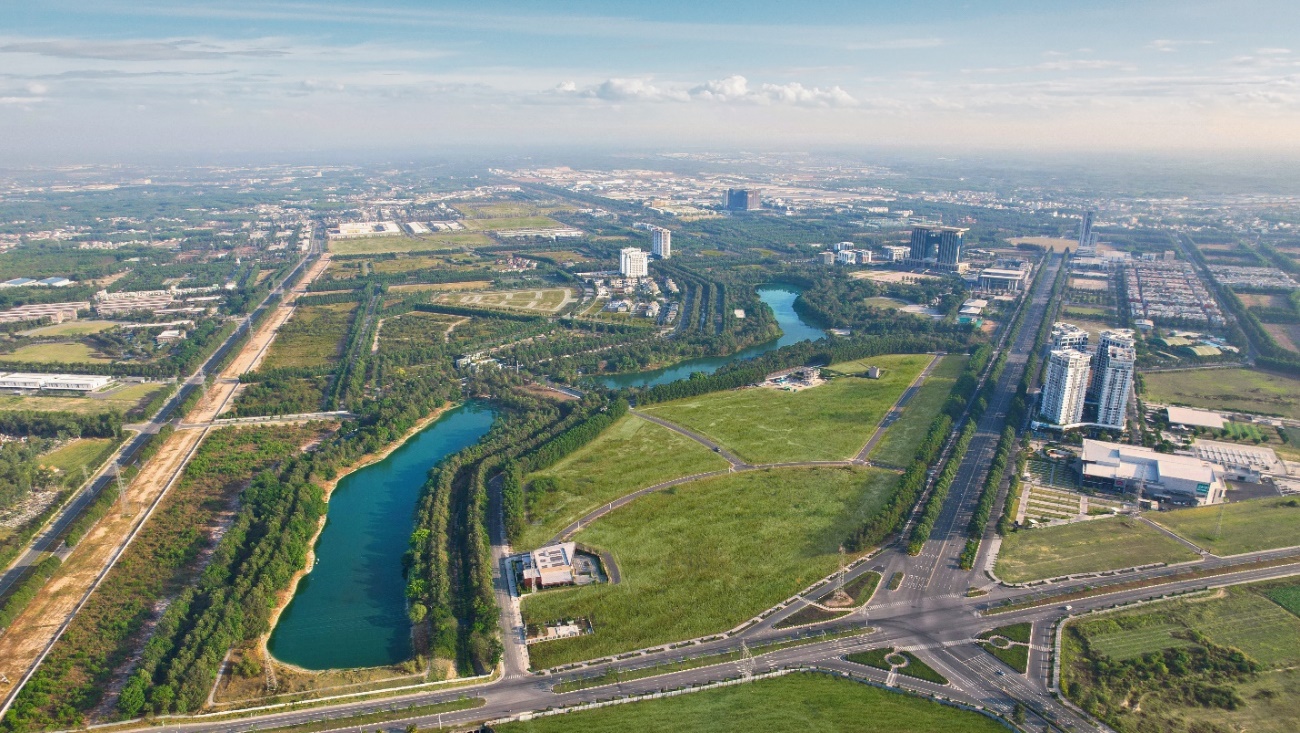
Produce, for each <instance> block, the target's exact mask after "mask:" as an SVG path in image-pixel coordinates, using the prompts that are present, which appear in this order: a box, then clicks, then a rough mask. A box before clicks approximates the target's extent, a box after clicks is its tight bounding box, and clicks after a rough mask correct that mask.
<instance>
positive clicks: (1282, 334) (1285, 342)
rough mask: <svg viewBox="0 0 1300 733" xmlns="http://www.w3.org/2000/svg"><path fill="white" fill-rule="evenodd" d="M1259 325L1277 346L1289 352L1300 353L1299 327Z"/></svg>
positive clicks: (1284, 324)
mask: <svg viewBox="0 0 1300 733" xmlns="http://www.w3.org/2000/svg"><path fill="white" fill-rule="evenodd" d="M1261 325H1262V326H1263V327H1264V330H1265V331H1268V334H1269V335H1270V336H1272V337H1273V340H1274V341H1276V342H1277V345H1278V346H1281V347H1282V348H1284V349H1290V350H1291V351H1300V326H1298V325H1296V324H1294V323H1264V324H1261Z"/></svg>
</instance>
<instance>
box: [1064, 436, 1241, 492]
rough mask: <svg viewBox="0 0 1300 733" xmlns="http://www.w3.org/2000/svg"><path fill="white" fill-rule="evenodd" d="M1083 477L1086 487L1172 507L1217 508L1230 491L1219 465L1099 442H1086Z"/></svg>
mask: <svg viewBox="0 0 1300 733" xmlns="http://www.w3.org/2000/svg"><path fill="white" fill-rule="evenodd" d="M1080 473H1081V474H1082V479H1083V485H1084V486H1085V487H1088V488H1092V489H1103V490H1106V491H1119V492H1123V493H1136V492H1141V494H1142V496H1143V498H1146V499H1158V500H1160V501H1162V502H1169V503H1171V504H1183V505H1191V506H1195V505H1203V504H1218V503H1220V502H1222V501H1223V499H1224V494H1225V492H1226V491H1227V486H1226V485H1225V484H1224V483H1223V479H1224V475H1225V474H1226V473H1227V472H1226V471H1225V470H1224V468H1223V466H1221V465H1219V464H1217V463H1214V462H1211V461H1208V460H1205V459H1204V458H1201V457H1199V456H1180V455H1171V454H1168V453H1159V452H1156V451H1154V450H1151V449H1150V448H1144V447H1142V446H1136V445H1125V444H1122V443H1107V442H1104V441H1100V440H1086V439H1085V440H1084V441H1083V457H1082V466H1081V470H1080Z"/></svg>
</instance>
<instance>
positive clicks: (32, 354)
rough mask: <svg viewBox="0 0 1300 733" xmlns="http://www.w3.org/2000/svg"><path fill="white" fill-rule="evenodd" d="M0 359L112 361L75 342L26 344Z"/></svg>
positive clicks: (2, 355)
mask: <svg viewBox="0 0 1300 733" xmlns="http://www.w3.org/2000/svg"><path fill="white" fill-rule="evenodd" d="M0 359H8V360H12V361H40V362H51V363H53V362H69V363H83V364H96V363H106V362H109V361H112V360H111V359H108V358H105V357H103V356H101V355H100V354H98V353H97V352H96V351H95V350H94V349H92V348H90V347H89V346H87V345H85V344H83V343H79V342H76V341H63V342H59V343H53V344H28V345H27V346H22V347H19V348H17V349H14V350H13V351H10V352H9V353H7V354H0Z"/></svg>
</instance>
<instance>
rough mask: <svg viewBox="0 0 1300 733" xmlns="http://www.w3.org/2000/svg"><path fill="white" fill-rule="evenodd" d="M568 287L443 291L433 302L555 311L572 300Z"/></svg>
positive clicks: (540, 311)
mask: <svg viewBox="0 0 1300 733" xmlns="http://www.w3.org/2000/svg"><path fill="white" fill-rule="evenodd" d="M574 300H575V298H574V295H573V291H572V290H570V289H569V288H542V289H537V290H488V291H484V292H454V293H445V294H443V295H439V296H437V297H436V298H434V302H435V303H445V304H447V305H460V306H466V307H469V308H501V309H506V310H522V311H529V312H533V313H556V312H558V311H560V310H561V309H562V308H564V306H566V305H568V304H569V303H572V302H574Z"/></svg>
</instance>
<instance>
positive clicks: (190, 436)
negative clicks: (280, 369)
mask: <svg viewBox="0 0 1300 733" xmlns="http://www.w3.org/2000/svg"><path fill="white" fill-rule="evenodd" d="M328 264H329V263H328V256H326V257H322V258H321V260H320V261H318V262H316V263H314V264H313V265H312V266H311V268H310V270H309V271H308V272H307V275H306V276H305V277H304V278H303V283H304V284H305V283H310V282H311V281H312V279H314V278H315V277H317V276H318V275H320V273H321V272H323V271H324V269H325V267H326V266H328ZM300 292H302V291H301V290H299V291H294V292H291V293H287V294H286V295H285V298H284V304H283V305H281V306H278V307H277V308H276V312H275V313H273V314H272V315H271V317H270V318H268V319H267V320H266V321H265V322H264V323H263V324H262V326H261V328H259V329H258V330H257V331H256V332H255V333H254V334H253V336H252V337H251V338H250V339H249V340H248V341H247V342H246V343H245V344H244V346H243V347H242V348H241V349H240V351H239V353H238V354H237V355H236V356H235V358H234V359H232V360H231V363H230V365H229V366H227V367H226V368H225V370H223V371H222V373H221V374H220V375H219V376H218V378H217V379H215V380H214V381H213V384H212V387H211V388H210V389H209V390H208V392H207V394H205V395H204V396H203V398H202V399H200V400H199V403H198V405H197V406H195V408H194V409H193V410H191V411H190V412H189V413H188V414H187V415H185V416H184V418H183V421H184V422H190V423H194V422H210V421H211V420H212V419H213V418H215V417H216V416H217V415H218V414H219V413H220V412H222V411H223V410H225V409H226V408H227V407H228V406H229V404H230V402H231V401H232V397H233V396H234V393H235V389H236V388H237V387H238V386H239V380H238V377H239V375H240V374H242V373H244V372H246V371H248V370H250V369H252V368H253V367H255V366H256V365H257V363H258V362H260V361H261V359H262V357H263V355H264V354H265V352H266V350H267V347H268V346H269V345H270V343H271V341H272V340H273V339H274V337H275V332H276V329H278V328H279V327H280V325H282V324H283V323H284V321H285V320H287V319H288V317H289V315H290V314H291V313H292V311H293V308H292V302H293V300H294V299H296V298H297V296H298V294H299V293H300ZM209 430H211V428H208V429H205V430H181V431H177V432H175V433H173V434H172V435H171V436H169V437H168V438H167V440H166V441H165V442H164V443H163V445H162V448H161V449H160V450H159V451H158V453H157V454H155V455H154V457H153V458H151V459H150V460H149V461H148V462H146V463H145V464H144V466H143V467H142V468H141V470H140V473H139V474H137V475H136V477H135V479H134V480H132V481H131V483H130V484H128V485H127V487H126V491H125V496H126V499H125V502H124V504H125V510H124V511H123V510H116V509H115V510H113V511H110V512H109V513H108V514H107V515H106V516H105V517H104V518H103V519H101V520H100V521H99V522H98V523H97V524H96V525H95V526H94V527H93V528H92V529H91V530H90V531H89V532H87V533H86V535H85V536H84V537H82V539H81V541H80V542H79V543H77V545H76V547H74V548H73V549H72V551H71V552H70V553H69V555H68V557H67V559H66V560H65V561H64V563H63V565H62V567H60V568H59V570H58V571H57V572H56V573H55V574H54V577H53V578H51V579H50V582H49V583H47V584H46V585H45V587H43V588H42V589H41V590H40V592H38V593H37V595H36V598H35V599H33V600H32V602H31V603H30V604H28V606H27V608H26V609H25V610H24V611H23V613H22V614H21V615H19V616H18V618H16V619H14V622H13V623H12V624H10V626H9V628H8V629H6V630H5V632H4V634H3V635H0V674H3V675H4V678H0V695H3V696H5V697H6V698H7V697H8V696H9V695H10V693H11V692H12V690H13V685H14V684H17V683H18V681H19V680H23V679H24V677H25V676H26V674H27V672H28V670H30V669H31V668H32V667H33V665H34V664H36V663H38V662H39V661H40V660H42V659H43V658H44V655H45V654H46V653H47V651H48V649H49V648H50V645H51V642H52V641H53V640H54V639H56V638H57V637H58V636H59V635H60V634H62V632H63V629H64V628H65V627H66V625H67V623H68V622H69V621H70V620H71V618H72V616H73V614H75V613H76V612H77V611H78V610H79V609H80V607H81V606H82V605H83V604H84V603H85V600H86V599H87V598H89V596H90V593H91V592H92V591H93V590H94V588H95V587H97V586H98V584H99V583H100V582H101V581H102V580H103V578H104V577H105V576H107V574H108V572H109V571H110V570H111V569H112V567H113V564H114V563H116V562H117V559H118V557H120V556H121V554H122V552H123V551H125V550H126V547H127V545H129V544H130V543H131V541H132V540H133V539H134V538H135V536H136V535H137V534H139V532H140V530H141V528H142V527H143V526H144V524H145V522H147V521H148V518H149V516H150V514H151V513H152V511H153V509H154V508H155V507H156V506H157V505H158V503H159V502H160V501H161V499H162V497H163V496H164V495H165V494H166V493H167V491H168V489H170V488H171V487H172V485H174V484H175V483H176V481H177V479H179V478H180V475H181V473H182V471H183V470H184V468H185V464H186V463H188V462H189V460H190V458H191V457H193V455H194V453H195V451H197V450H198V447H199V444H200V443H202V442H203V439H204V438H205V437H207V434H208V431H209ZM5 678H7V680H8V682H5V681H3V680H4V679H5Z"/></svg>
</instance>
